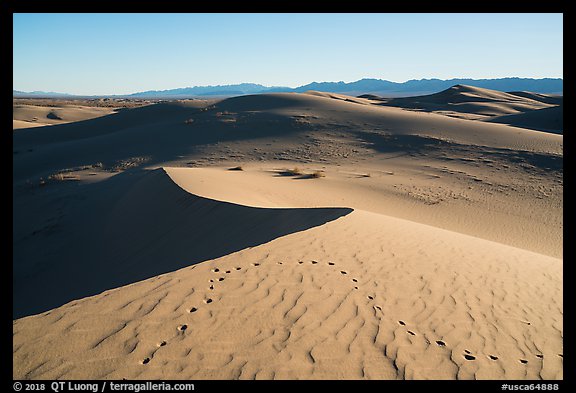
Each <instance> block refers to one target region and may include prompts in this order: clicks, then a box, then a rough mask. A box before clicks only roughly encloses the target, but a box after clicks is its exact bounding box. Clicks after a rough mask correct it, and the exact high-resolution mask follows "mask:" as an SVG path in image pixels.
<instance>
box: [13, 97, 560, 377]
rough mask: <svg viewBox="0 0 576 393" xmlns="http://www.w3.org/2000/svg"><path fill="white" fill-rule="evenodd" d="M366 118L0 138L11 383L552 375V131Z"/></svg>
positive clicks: (437, 117) (135, 112)
mask: <svg viewBox="0 0 576 393" xmlns="http://www.w3.org/2000/svg"><path fill="white" fill-rule="evenodd" d="M458 89H460V90H459V91H457V93H458V94H460V95H462V96H466V95H468V98H470V99H471V100H476V101H461V102H462V103H470V102H472V103H474V102H476V103H479V104H483V105H484V104H486V103H488V104H491V103H492V104H493V103H495V102H496V101H498V100H500V102H504V101H505V100H506V101H507V102H510V101H511V100H512V98H510V97H509V96H508V95H506V94H507V93H502V94H496V96H494V95H493V93H489V94H491V96H489V97H487V96H486V94H488V93H486V92H484V91H478V90H474V91H469V90H466V89H464V90H466V91H462V90H463V88H462V87H457V88H456V89H455V90H458ZM453 93H454V92H453ZM454 94H455V95H458V94H456V93H454ZM510 95H511V96H513V97H514V99H513V100H516V101H515V102H516V103H514V105H516V107H517V108H521V107H522V105H530V106H531V107H532V108H534V110H533V111H532V112H526V113H542V112H541V111H545V110H547V109H542V110H541V111H540V110H537V109H536V108H537V107H538V106H540V107H542V108H550V109H554V107H553V106H552V105H551V104H548V103H546V102H540V101H538V100H536V98H538V97H536V96H535V97H534V98H530V97H521V96H518V95H514V94H510ZM440 98H442V97H440ZM440 98H439V99H440ZM468 98H467V99H468ZM544 99H545V98H542V100H544ZM531 102H533V103H531ZM377 104H378V101H377V100H374V99H371V98H364V99H362V98H354V97H349V98H347V97H346V96H343V95H333V94H329V95H326V94H320V93H315V92H308V93H306V94H265V95H254V96H243V97H235V98H230V99H226V100H222V101H216V100H212V101H189V102H173V103H161V104H156V105H149V106H145V107H140V108H133V109H125V110H122V111H120V112H119V113H117V114H114V115H113V116H104V117H99V118H95V119H89V120H84V121H80V122H74V123H69V124H62V125H55V126H52V127H39V128H29V129H22V130H19V131H18V132H15V133H14V134H13V164H14V165H13V250H14V258H13V266H14V279H13V280H14V281H13V284H14V300H13V306H14V318H15V319H14V321H13V331H14V336H13V359H14V367H13V376H14V378H22V379H36V378H49V379H75V378H83V379H91V378H106V379H122V378H128V379H130V378H143V379H158V378H160V379H162V378H166V379H188V378H198V379H325V378H331V379H332V378H336V379H473V378H476V379H561V378H563V299H562V287H563V280H562V255H563V251H562V246H563V237H562V228H563V136H562V135H559V134H554V133H550V132H539V131H535V130H530V129H528V128H526V127H527V126H523V127H518V126H516V127H514V126H510V125H507V124H498V123H491V122H485V121H477V120H471V119H466V118H455V117H450V116H445V115H442V114H438V113H431V112H423V111H413V110H406V109H405V108H397V107H391V106H383V105H377ZM498 105H500V104H498ZM470 108H472V107H470ZM482 108H484V109H486V108H487V106H486V105H484V106H482V107H480V106H479V107H477V109H478V110H479V111H480V110H484V109H482ZM506 108H512V106H508V107H506ZM507 110H508V109H507ZM514 110H516V109H514ZM475 115H476V116H478V117H482V116H485V115H482V114H481V113H480V112H478V113H476V114H475ZM527 121H530V119H527ZM231 168H236V170H233V171H232V170H229V169H231Z"/></svg>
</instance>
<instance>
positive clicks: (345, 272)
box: [340, 270, 348, 274]
mask: <svg viewBox="0 0 576 393" xmlns="http://www.w3.org/2000/svg"><path fill="white" fill-rule="evenodd" d="M340 273H341V274H348V272H347V271H344V270H340Z"/></svg>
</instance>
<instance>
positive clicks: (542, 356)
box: [536, 353, 544, 359]
mask: <svg viewBox="0 0 576 393" xmlns="http://www.w3.org/2000/svg"><path fill="white" fill-rule="evenodd" d="M536 357H537V358H540V359H542V358H544V355H542V354H541V353H539V354H537V355H536Z"/></svg>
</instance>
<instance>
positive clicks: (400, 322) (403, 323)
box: [398, 321, 406, 326]
mask: <svg viewBox="0 0 576 393" xmlns="http://www.w3.org/2000/svg"><path fill="white" fill-rule="evenodd" d="M398 323H399V324H400V325H402V326H406V323H405V322H404V321H398Z"/></svg>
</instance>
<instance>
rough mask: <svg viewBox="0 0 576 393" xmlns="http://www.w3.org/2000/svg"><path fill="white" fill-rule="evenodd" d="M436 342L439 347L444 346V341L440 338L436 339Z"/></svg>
mask: <svg viewBox="0 0 576 393" xmlns="http://www.w3.org/2000/svg"><path fill="white" fill-rule="evenodd" d="M436 344H438V346H439V347H445V346H446V343H445V342H444V341H442V340H437V341H436Z"/></svg>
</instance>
